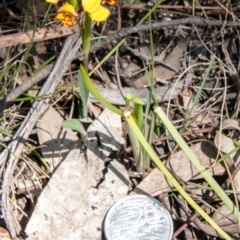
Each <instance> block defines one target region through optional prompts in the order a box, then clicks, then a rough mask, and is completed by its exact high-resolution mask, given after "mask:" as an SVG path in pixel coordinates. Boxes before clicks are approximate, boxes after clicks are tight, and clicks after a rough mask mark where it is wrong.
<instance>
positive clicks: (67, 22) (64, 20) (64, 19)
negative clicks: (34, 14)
mask: <svg viewBox="0 0 240 240" xmlns="http://www.w3.org/2000/svg"><path fill="white" fill-rule="evenodd" d="M55 20H59V21H61V25H62V26H65V27H72V26H73V25H74V23H75V17H74V16H72V15H69V14H67V13H58V14H57V15H56V16H55Z"/></svg>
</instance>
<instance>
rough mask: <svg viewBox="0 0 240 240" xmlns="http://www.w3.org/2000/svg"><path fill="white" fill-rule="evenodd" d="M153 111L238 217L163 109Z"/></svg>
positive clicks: (228, 200)
mask: <svg viewBox="0 0 240 240" xmlns="http://www.w3.org/2000/svg"><path fill="white" fill-rule="evenodd" d="M155 113H156V114H157V116H158V117H159V118H160V119H161V121H162V123H163V124H164V126H165V127H166V128H167V130H168V131H169V133H170V134H171V135H172V137H173V139H174V140H175V141H176V143H177V144H178V145H179V147H180V148H181V149H182V151H183V152H184V153H185V154H186V156H187V157H188V159H189V160H190V161H191V162H192V164H193V165H194V166H195V167H196V169H197V170H198V171H199V172H200V173H201V175H202V176H203V177H204V179H205V180H206V181H207V182H208V184H209V185H210V186H211V187H212V189H213V190H214V191H215V193H216V194H217V195H218V196H219V198H220V199H221V200H222V201H223V202H224V203H225V204H226V206H227V207H228V209H229V210H230V211H231V212H232V213H233V214H234V216H235V217H236V218H237V219H238V218H239V212H238V210H237V208H236V207H235V205H234V204H233V202H232V201H231V200H230V198H229V197H228V196H227V195H226V193H225V192H224V191H223V189H222V188H221V187H220V186H219V185H218V183H217V182H216V181H215V179H214V178H213V177H212V176H211V175H210V173H209V172H208V171H207V170H206V168H205V167H203V166H202V165H201V163H200V162H199V160H198V158H197V157H196V156H195V154H194V153H193V152H192V150H191V149H190V148H189V146H188V145H187V143H186V142H185V141H184V140H183V138H182V137H181V135H180V134H179V133H178V131H177V130H176V129H175V127H174V126H173V124H172V123H171V121H170V120H169V119H168V117H167V116H166V114H165V113H164V111H163V110H162V109H161V108H160V107H157V108H156V109H155Z"/></svg>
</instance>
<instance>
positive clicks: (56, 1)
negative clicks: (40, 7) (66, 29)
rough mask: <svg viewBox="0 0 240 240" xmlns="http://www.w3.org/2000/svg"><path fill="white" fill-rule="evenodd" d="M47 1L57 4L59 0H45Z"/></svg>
mask: <svg viewBox="0 0 240 240" xmlns="http://www.w3.org/2000/svg"><path fill="white" fill-rule="evenodd" d="M45 1H46V2H47V3H54V4H57V3H58V2H59V0H45Z"/></svg>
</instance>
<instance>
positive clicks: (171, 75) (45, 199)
mask: <svg viewBox="0 0 240 240" xmlns="http://www.w3.org/2000/svg"><path fill="white" fill-rule="evenodd" d="M38 4H39V3H38ZM143 4H145V2H139V3H137V4H135V5H130V8H132V9H131V11H135V12H136V13H137V14H135V15H134V17H133V18H128V16H125V15H124V13H125V12H128V11H129V10H128V9H129V8H127V6H126V4H125V5H123V6H122V12H123V14H122V26H123V27H130V26H131V25H134V24H135V23H136V22H137V21H138V20H139V18H140V17H141V15H142V14H145V12H144V11H145V9H144V8H146V6H147V5H150V2H148V3H147V4H146V5H143ZM40 5H43V6H44V5H45V3H41V4H40ZM19 6H21V5H16V6H14V5H8V4H7V8H9V9H11V10H12V11H14V12H15V13H19V12H21V11H22V10H21V7H20V8H19ZM13 7H14V8H13ZM128 7H129V6H128ZM134 9H135V10H134ZM226 9H227V11H226ZM0 10H1V11H2V12H3V14H2V15H1V18H3V19H4V24H2V26H1V33H2V34H3V35H5V36H7V35H10V37H11V38H13V36H15V35H12V36H11V34H9V33H8V32H7V29H11V30H12V33H16V32H17V29H14V27H13V25H12V24H11V21H10V22H7V21H5V20H6V16H8V11H7V10H6V9H5V8H4V7H2V6H1V8H0ZM113 11H115V9H113ZM238 12H239V11H238V3H237V2H231V3H229V4H226V3H225V2H224V1H220V2H217V1H214V2H211V3H209V2H208V1H199V2H198V3H196V5H195V7H194V6H191V4H190V3H187V2H186V1H185V2H184V4H183V3H181V2H176V1H168V2H164V4H162V5H160V6H159V8H158V10H157V11H156V12H155V13H154V21H171V20H172V19H181V16H182V14H192V13H194V14H195V16H196V17H203V16H204V18H206V17H208V18H210V19H226V20H229V21H235V20H238V17H239V13H238ZM37 14H38V15H37V16H38V18H39V19H42V17H43V14H45V12H44V11H43V12H41V13H40V12H38V13H37ZM15 16H16V15H9V16H8V18H10V19H14V21H16V19H15V18H14V17H15ZM118 20H119V19H118ZM118 20H117V19H116V15H113V16H111V18H110V19H109V21H108V22H107V24H106V28H105V30H104V33H105V34H106V35H110V34H111V33H112V32H113V31H115V30H116V28H115V26H116V22H117V21H118ZM17 24H18V26H20V22H19V21H17ZM31 28H32V26H31V25H30V26H29V29H28V30H30V31H32V29H31ZM19 29H20V28H19ZM43 29H44V28H42V30H43ZM59 29H60V28H59ZM45 30H46V29H45ZM5 31H6V32H5ZM49 31H50V33H48V35H52V36H54V37H55V38H56V37H58V36H61V34H60V33H58V34H56V35H54V34H53V33H52V34H51V30H49ZM56 31H57V30H56ZM63 31H64V34H70V33H72V32H71V31H70V32H69V31H66V30H63ZM74 31H75V28H74ZM42 32H44V31H42ZM53 32H54V31H53ZM101 32H102V28H101V26H96V28H95V32H94V34H96V36H97V35H99V34H101ZM40 33H41V31H40ZM18 34H21V33H18ZM153 35H154V48H155V49H154V54H155V56H154V58H155V59H156V60H159V61H162V62H163V63H164V64H165V66H164V65H162V64H160V63H159V62H157V61H156V62H155V65H154V71H155V90H156V93H157V96H158V101H159V103H160V104H161V105H162V106H163V108H164V110H166V111H168V112H169V118H170V119H171V121H172V122H173V123H174V124H175V126H176V128H177V129H179V130H180V129H181V127H182V125H183V124H184V121H185V118H186V116H187V114H188V111H189V109H190V108H191V104H192V103H193V100H194V97H195V96H196V93H197V91H198V89H199V86H200V84H201V81H202V79H203V76H204V72H205V70H206V68H207V65H208V64H209V59H210V56H211V55H212V54H214V55H216V57H217V58H216V59H217V60H216V62H215V64H214V67H213V69H212V70H211V72H210V75H209V77H208V80H207V82H206V84H205V86H204V89H203V91H202V93H201V95H200V99H199V101H198V103H197V105H196V106H195V107H194V111H193V113H192V115H191V117H190V119H189V121H188V123H187V129H186V132H184V133H182V134H183V135H184V138H185V140H186V141H187V142H188V143H189V145H191V149H192V150H193V151H194V152H195V153H196V155H197V156H199V160H200V161H201V162H202V164H203V165H204V166H205V167H206V168H208V171H209V172H210V173H211V174H212V175H213V176H214V177H215V178H216V179H217V180H218V182H219V184H221V186H222V187H223V188H224V189H226V191H229V194H230V196H231V198H232V199H234V196H233V195H234V193H233V192H234V191H235V192H236V193H239V186H240V184H239V181H238V180H239V177H238V175H239V153H238V152H239V150H236V151H235V152H233V153H232V154H230V156H228V158H227V159H226V164H223V163H215V162H216V160H217V159H219V158H221V157H222V156H224V155H225V154H227V153H229V152H230V151H233V150H234V149H236V141H239V124H238V121H236V120H238V117H239V116H238V115H239V114H238V93H239V78H238V66H239V49H238V46H239V37H238V36H239V32H238V29H237V28H233V27H226V26H224V25H223V26H222V27H220V28H219V27H214V26H212V27H206V26H190V25H188V26H184V25H181V24H179V26H176V27H172V29H169V28H165V29H161V30H156V31H155V30H154V32H153ZM39 36H41V34H39ZM48 37H49V36H48ZM16 39H17V38H16ZM19 39H20V38H18V40H19ZM146 39H147V40H148V39H149V36H148V33H146V32H144V34H141V35H140V34H137V35H134V34H133V35H131V37H129V38H128V39H127V42H126V45H127V47H122V48H120V49H119V58H118V60H119V62H118V63H116V62H114V60H113V59H112V58H110V59H109V60H108V61H107V62H106V63H105V64H104V65H103V66H101V67H100V70H99V72H98V71H97V72H96V73H95V74H94V76H93V79H94V81H95V83H99V82H100V85H102V86H101V87H99V89H102V92H103V93H104V96H105V97H106V98H107V99H108V100H109V101H111V102H113V103H115V104H119V105H124V100H123V98H122V96H121V93H120V91H119V89H118V86H117V84H116V81H115V75H116V73H115V70H114V69H115V64H117V65H118V66H119V71H120V77H121V81H122V85H123V89H124V92H125V93H126V92H131V93H136V94H140V96H141V97H142V98H143V100H146V99H147V97H148V90H147V88H146V84H147V79H146V76H145V73H144V71H142V70H143V66H142V62H141V61H142V58H143V59H144V57H145V56H144V55H147V56H148V57H149V58H150V59H151V51H150V47H149V46H150V45H149V43H148V42H147V40H146ZM40 40H43V38H40ZM1 42H2V43H3V41H1ZM22 43H26V41H25V40H24V42H22ZM42 43H43V42H41V44H42ZM8 44H9V42H8ZM44 44H45V50H44V51H45V52H44V51H43V52H42V50H41V52H39V53H38V52H34V51H33V52H32V53H31V55H30V58H29V59H28V61H27V62H28V64H29V63H33V62H34V64H33V65H32V66H33V69H31V64H30V65H25V66H24V68H23V70H22V71H21V72H20V73H24V77H23V76H21V75H19V77H17V76H15V78H16V80H17V84H21V83H20V81H18V80H23V81H28V78H29V77H30V76H31V73H32V72H33V70H35V69H34V68H36V66H39V62H40V63H41V62H43V61H45V60H46V57H48V56H49V55H52V54H53V53H54V54H55V52H56V51H61V45H62V40H60V41H58V40H52V41H49V40H48V41H44ZM114 44H115V42H112V43H111V44H109V45H108V46H104V47H103V48H102V49H100V50H97V51H96V52H95V53H94V54H92V59H91V60H92V61H91V65H92V66H95V65H97V64H98V63H99V61H101V59H102V58H103V56H104V55H105V54H106V53H107V52H108V51H109V50H111V49H112V47H113V46H114ZM37 45H38V43H35V47H36V46H37ZM23 46H24V45H23ZM130 48H131V49H134V50H137V51H138V52H140V53H141V54H142V56H138V55H135V54H134V53H133V51H131V50H130ZM176 49H177V50H178V51H176ZM36 51H38V50H37V47H36ZM7 54H10V55H9V56H8V55H7ZM17 54H19V52H18V50H17V49H14V48H9V45H6V46H3V47H2V48H1V58H2V62H1V63H2V65H1V69H2V70H4V71H6V73H5V75H4V77H2V82H1V87H2V88H4V87H6V86H7V83H8V81H9V79H10V78H11V77H12V76H13V71H7V70H6V69H4V66H5V65H4V64H3V63H4V59H7V58H8V57H10V56H11V57H13V56H15V55H17ZM36 58H37V59H36ZM145 59H146V58H145ZM37 60H39V61H37ZM146 61H147V60H146ZM133 63H134V66H133ZM166 64H168V65H170V66H171V67H172V68H174V69H176V70H177V72H176V71H172V70H171V69H169V68H167V67H166ZM78 66H79V64H78V63H77V64H76V62H73V63H72V65H71V71H69V73H68V74H67V75H66V76H65V77H64V78H63V79H62V81H61V84H60V86H59V89H58V90H59V91H58V92H57V93H56V94H55V95H54V96H53V99H54V100H55V105H54V108H55V109H57V111H58V112H59V113H61V115H62V116H65V117H66V115H68V114H67V112H68V111H66V109H64V108H63V107H62V106H66V107H67V108H68V109H70V107H69V106H70V105H71V102H70V101H69V99H71V97H69V98H68V96H70V95H71V96H74V97H75V99H77V100H76V102H77V103H79V102H80V98H79V94H78V93H77V92H75V90H74V91H72V89H73V87H72V83H70V82H71V80H70V79H71V78H72V81H73V85H74V84H75V83H76V80H75V79H76V75H75V74H74V71H75V70H76V69H78ZM147 66H148V68H149V66H151V64H149V63H148V64H147ZM135 69H137V70H136V71H135ZM186 69H190V70H191V71H190V73H189V72H188V74H183V76H181V74H182V73H184V71H185V70H186ZM72 71H73V72H72ZM186 73H187V72H186ZM101 76H107V77H106V78H107V79H108V82H105V79H104V78H102V77H101ZM186 76H188V77H186ZM179 77H181V78H180V79H179ZM42 80H43V79H42ZM179 80H180V81H179ZM109 81H111V82H109ZM178 83H179V84H181V86H180V87H179V89H177V88H176V86H177V84H178ZM109 85H110V86H111V87H113V89H111V90H109V88H107V87H109ZM134 85H135V86H136V87H137V88H138V89H135V88H133V86H134ZM9 86H10V87H11V88H12V89H14V88H15V86H14V84H10V85H9ZM66 86H67V90H66V89H64V90H61V87H62V88H63V87H66ZM38 87H41V84H40V85H38ZM11 88H10V89H7V91H6V92H10V91H11V90H12V89H11ZM30 91H31V90H29V92H28V93H30ZM65 92H67V96H66V95H64V94H65ZM166 93H167V94H166ZM170 93H171V94H170ZM164 94H165V95H164ZM163 96H165V97H163ZM1 97H2V96H1ZM90 99H91V102H92V104H93V106H92V109H94V108H97V109H99V105H98V106H97V105H95V104H96V103H95V102H94V100H93V99H92V98H90ZM14 100H15V99H14ZM145 102H146V101H145ZM30 105H31V104H30V103H27V102H23V103H22V104H18V103H15V104H14V105H13V106H10V107H8V108H7V111H5V112H4V118H3V120H2V121H1V123H0V124H1V126H0V129H1V131H2V130H5V129H9V130H8V134H5V133H2V132H1V138H0V139H1V141H2V142H3V143H4V144H8V142H9V139H11V134H13V133H15V131H16V129H17V126H15V125H18V124H19V123H21V121H22V118H24V115H25V114H26V111H28V110H29V108H30ZM100 107H101V106H100ZM50 113H51V115H50V116H48V114H50ZM104 114H107V113H106V110H105V111H104V112H103V113H102V115H101V116H102V117H101V116H100V117H99V118H96V119H95V121H94V124H92V125H91V126H90V128H89V130H88V137H89V138H88V141H87V142H86V146H87V151H86V152H85V153H83V152H82V150H83V149H84V146H83V145H82V143H81V142H80V140H79V138H78V137H77V136H76V134H74V133H73V132H71V131H69V130H66V129H64V130H63V129H61V128H60V125H61V122H62V121H63V119H62V118H61V117H60V115H59V114H58V113H56V112H55V111H54V110H53V109H51V108H50V109H49V110H48V111H47V112H46V114H45V115H44V116H43V118H42V119H39V121H38V123H37V125H36V128H35V130H36V131H37V134H36V132H35V133H34V131H33V132H32V133H31V135H30V136H29V139H28V142H31V143H33V144H34V145H36V146H37V147H39V148H40V150H39V152H40V153H41V155H42V157H43V158H44V160H45V161H46V162H47V164H49V166H50V168H51V169H52V172H53V173H52V174H51V173H49V172H46V173H43V172H44V168H42V167H41V168H40V169H38V167H39V166H38V165H39V164H38V163H37V164H36V162H37V161H36V158H35V157H34V155H33V154H32V152H31V150H29V149H28V148H25V151H24V152H23V153H21V155H20V156H18V157H20V160H19V162H18V164H17V166H16V168H15V169H14V171H13V173H14V174H13V176H14V177H16V178H17V180H16V181H15V182H14V183H11V187H12V189H15V190H14V191H13V192H12V193H11V195H10V197H12V198H13V199H15V198H16V199H15V200H16V203H15V205H13V211H14V213H15V214H16V216H18V221H19V223H20V224H22V226H21V227H22V232H23V231H26V233H28V235H29V237H28V238H29V239H31V238H32V239H50V238H51V239H100V238H101V224H102V220H103V217H104V214H105V213H106V211H107V210H108V209H109V207H110V206H111V205H112V204H113V203H114V202H116V201H117V200H118V199H120V198H122V197H123V196H126V195H127V194H129V190H130V191H131V190H133V191H132V194H134V193H143V194H146V193H147V194H150V195H152V196H154V197H157V198H158V199H165V200H164V203H165V205H166V206H168V209H169V211H170V212H171V213H172V216H173V220H174V223H175V231H176V232H177V230H178V229H181V227H183V226H184V224H185V222H186V221H184V223H183V219H185V220H188V221H189V222H190V223H189V225H187V226H186V227H185V228H182V232H180V233H178V234H176V235H175V238H176V239H193V238H194V237H193V236H197V237H195V238H197V239H221V237H220V236H218V235H217V234H216V232H214V231H213V229H212V228H211V227H209V226H208V225H207V224H206V223H204V222H201V221H200V220H201V219H199V218H195V220H189V219H190V217H191V216H192V215H193V214H194V213H193V212H192V210H191V209H190V208H188V207H186V208H185V209H184V210H185V211H186V213H187V214H186V215H184V214H183V213H182V212H181V211H180V210H179V209H181V208H183V205H186V203H184V202H183V204H181V202H182V200H181V198H180V196H179V195H178V194H177V193H175V192H174V191H173V190H172V189H171V186H170V185H169V183H168V182H167V181H166V180H165V178H164V176H163V174H161V172H160V171H159V170H158V169H156V168H155V166H154V165H153V164H150V167H149V169H148V171H149V172H148V175H147V177H146V178H145V179H144V180H142V181H141V180H140V179H138V178H135V177H134V178H133V177H131V179H130V180H129V175H130V173H129V174H128V172H127V170H128V171H130V170H131V171H132V172H133V173H136V174H135V175H137V172H136V169H135V165H134V159H133V158H132V155H131V153H128V152H127V153H126V152H124V154H122V155H121V157H122V158H123V160H122V161H121V163H119V162H118V161H116V160H111V159H110V160H111V161H110V162H109V163H108V164H106V162H104V160H106V159H108V157H109V155H110V154H111V153H112V152H115V151H120V152H121V151H122V148H125V145H124V141H123V138H122V137H123V135H122V122H121V119H120V118H118V120H117V121H116V122H114V123H111V122H110V123H109V121H107V120H113V119H114V118H115V117H114V115H113V114H112V113H111V114H110V113H108V114H107V115H105V117H104ZM109 114H110V115H109ZM45 117H46V119H47V120H44V118H45ZM91 117H93V116H91ZM93 119H94V117H93ZM232 119H234V120H235V121H234V122H232V121H233V120H232ZM99 120H100V121H101V122H102V123H104V124H105V125H106V128H100V127H101V126H102V124H100V123H99ZM106 122H107V123H106ZM108 124H110V126H111V127H109V125H108ZM107 126H108V127H107ZM106 129H108V131H106ZM114 129H115V130H114ZM112 131H114V132H112ZM109 133H111V134H110V135H109ZM125 139H126V140H127V137H126V138H125ZM213 143H215V146H214V145H213ZM126 144H127V145H126V147H129V144H128V141H126ZM1 146H2V145H1ZM153 146H154V148H155V150H156V151H157V152H158V153H159V156H160V158H161V159H163V160H164V161H165V162H166V165H167V166H168V168H169V169H171V170H172V172H173V173H174V175H176V177H177V178H178V179H179V181H181V182H182V185H184V186H185V187H186V188H187V189H188V191H189V193H190V194H192V196H194V197H195V198H196V200H197V201H198V202H199V204H202V207H203V208H205V210H206V211H207V212H208V213H209V215H211V216H212V218H213V219H214V220H215V221H216V222H217V223H218V224H219V225H220V226H223V228H224V230H225V231H227V232H228V233H230V234H232V236H233V238H234V237H235V238H236V239H238V238H239V230H238V229H239V227H238V224H239V222H238V220H236V219H234V218H233V217H232V216H231V214H230V213H229V212H228V211H227V210H226V209H225V208H224V206H221V203H220V202H219V200H218V199H216V198H215V196H214V194H213V193H212V192H211V189H208V188H207V186H206V184H205V183H204V181H203V180H202V178H201V176H200V175H199V174H198V173H197V172H196V170H195V169H194V167H193V166H192V165H191V164H190V163H189V161H188V159H187V158H186V157H185V156H184V154H183V153H182V151H179V149H178V148H177V146H176V144H175V142H174V141H173V140H172V139H171V137H170V136H169V135H168V133H167V132H165V131H164V130H163V131H162V134H161V135H159V136H157V135H155V136H154V139H153ZM127 149H128V148H126V150H127ZM90 153H91V154H92V153H94V154H93V155H91V157H89V156H88V154H90ZM126 155H127V156H126ZM23 159H25V164H26V165H24V164H23ZM30 162H33V163H34V164H35V165H34V164H32V165H31V164H30ZM123 166H124V167H123ZM23 168H24V170H23V171H21V169H23ZM227 168H229V171H230V172H228V173H227ZM104 170H107V173H106V174H105V175H104V173H103V172H104ZM2 171H3V170H2ZM19 172H20V173H22V174H19ZM229 173H230V174H229ZM103 175H104V177H103ZM133 175H134V174H133ZM133 175H132V176H133ZM49 176H50V180H49ZM231 178H232V179H231ZM13 179H14V180H15V178H13ZM113 182H114V183H113ZM231 182H232V183H231ZM41 189H43V190H41ZM19 190H21V191H19ZM22 190H25V191H22ZM231 191H232V192H231ZM20 192H21V193H20ZM40 193H41V194H40ZM166 194H167V195H166ZM164 196H165V197H164ZM166 196H167V197H166ZM237 198H239V197H238V196H237ZM22 199H27V200H26V202H27V203H29V204H30V202H31V204H30V205H31V208H30V209H27V210H26V211H25V212H26V213H27V214H28V216H29V217H30V216H31V217H30V220H28V219H27V218H26V217H24V214H22V213H23V211H24V209H26V206H27V205H24V201H23V206H22V207H21V211H20V210H19V208H17V207H15V206H16V204H18V205H19V207H20V206H21V203H20V202H21V201H20V200H22ZM238 200H239V199H238ZM25 204H26V203H25ZM209 205H211V206H213V208H211V207H210V206H209ZM33 208H34V209H33ZM80 212H81V213H82V214H80ZM184 216H185V217H184ZM23 220H24V221H23ZM26 225H27V227H26V229H25V226H26ZM3 226H4V222H3ZM59 229H60V230H61V231H60V230H59ZM203 233H205V234H206V235H207V236H204V237H202V234H203ZM74 234H76V235H74ZM22 237H24V235H22Z"/></svg>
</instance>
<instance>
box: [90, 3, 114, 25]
mask: <svg viewBox="0 0 240 240" xmlns="http://www.w3.org/2000/svg"><path fill="white" fill-rule="evenodd" d="M109 16H110V11H109V10H108V9H107V8H105V7H103V6H99V8H98V10H97V11H95V12H92V13H89V17H90V18H91V19H92V20H93V21H96V22H103V21H106V20H107V19H108V18H109Z"/></svg>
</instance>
